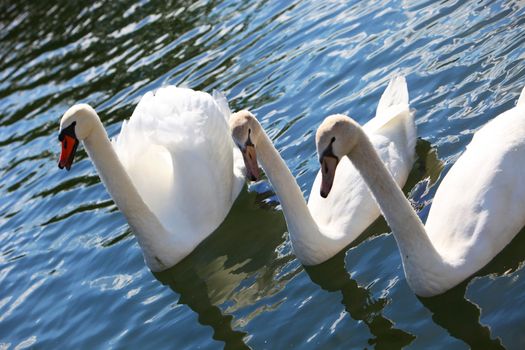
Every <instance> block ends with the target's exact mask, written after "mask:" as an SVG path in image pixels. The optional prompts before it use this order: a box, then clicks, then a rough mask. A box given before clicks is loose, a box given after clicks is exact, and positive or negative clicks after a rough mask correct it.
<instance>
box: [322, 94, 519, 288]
mask: <svg viewBox="0 0 525 350" xmlns="http://www.w3.org/2000/svg"><path fill="white" fill-rule="evenodd" d="M316 142H317V150H318V152H319V154H320V155H321V156H320V160H321V162H323V163H324V162H326V161H327V158H328V161H329V162H335V163H337V160H339V159H341V160H342V159H345V158H346V157H345V155H347V156H348V157H349V158H350V159H351V160H352V163H353V164H354V165H355V167H356V168H357V169H358V170H359V172H360V173H361V175H362V176H363V178H364V179H365V181H366V183H367V184H368V186H369V187H370V190H371V191H372V193H373V194H374V197H375V198H376V199H377V202H378V203H379V207H380V208H381V211H382V212H383V215H384V216H385V218H386V220H387V222H388V224H389V225H390V228H391V229H392V232H393V233H394V237H395V239H396V241H397V245H398V247H399V251H400V254H401V258H402V261H403V267H404V270H405V275H406V279H407V282H408V284H409V286H410V287H411V288H412V290H413V291H414V292H415V293H416V294H417V295H420V296H423V297H428V296H433V295H437V294H441V293H443V292H445V291H447V290H449V289H450V288H452V287H454V286H456V285H457V284H459V283H460V282H462V281H463V280H465V279H466V278H467V277H469V276H471V275H472V274H473V273H475V272H476V271H478V270H479V269H480V268H482V267H483V266H485V265H486V264H487V263H488V262H489V261H490V260H492V258H493V257H494V256H496V254H498V252H500V251H501V250H502V249H503V248H504V247H505V246H506V245H507V244H508V243H509V242H510V241H511V240H512V238H513V237H514V236H515V235H516V234H517V233H518V232H519V230H520V229H521V228H522V227H523V226H524V225H525V186H524V183H523V174H524V173H525V89H524V90H523V91H522V93H521V97H520V99H519V101H518V104H517V106H516V107H515V108H513V109H511V110H509V111H507V112H505V113H503V114H501V115H499V116H498V117H496V118H495V119H493V120H492V121H490V122H489V123H487V124H486V125H485V126H484V127H483V128H481V129H480V130H479V131H477V132H476V133H475V135H474V137H473V139H472V141H471V143H470V144H469V145H468V147H467V149H466V151H465V152H464V153H463V155H461V157H460V158H459V159H458V160H457V162H456V163H455V164H454V166H453V167H452V168H451V169H450V171H449V172H448V174H447V175H446V177H445V178H444V179H443V182H442V183H441V185H440V187H439V188H438V190H437V192H436V195H435V197H434V201H433V204H432V207H431V210H430V213H429V216H428V219H427V224H426V227H423V224H422V223H421V221H420V219H419V217H418V216H417V215H416V213H415V212H414V210H413V209H412V207H411V206H410V203H409V202H408V200H407V199H406V198H405V196H404V195H403V193H402V192H401V190H400V189H399V187H398V186H397V184H396V183H395V181H394V179H393V178H392V177H391V176H390V174H389V173H388V171H387V169H386V168H385V165H384V164H383V162H382V161H381V159H380V158H379V157H378V154H377V152H376V151H375V150H374V147H373V145H372V143H371V142H370V140H369V139H368V137H367V135H366V133H365V132H364V131H363V129H362V128H361V127H360V126H359V125H358V124H357V123H356V122H354V121H353V120H351V119H350V118H348V117H345V116H341V115H336V116H330V117H328V118H326V119H325V121H324V122H323V123H322V124H321V126H320V127H319V129H318V131H317V136H316ZM327 149H331V153H332V154H331V155H327V154H326V153H325V152H326V150H327ZM329 157H332V158H329ZM323 170H324V169H323ZM327 170H328V174H326V175H327V178H328V179H330V177H331V174H330V172H332V171H335V169H334V168H329V169H327ZM338 171H339V170H338ZM323 174H324V173H323Z"/></svg>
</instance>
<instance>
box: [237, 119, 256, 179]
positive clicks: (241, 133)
mask: <svg viewBox="0 0 525 350" xmlns="http://www.w3.org/2000/svg"><path fill="white" fill-rule="evenodd" d="M261 129H262V128H261V124H259V122H258V121H257V119H255V117H254V116H253V114H251V113H250V112H249V111H247V110H242V111H239V112H237V113H233V114H232V115H231V117H230V130H231V132H232V137H233V141H234V142H235V144H236V145H237V146H238V147H239V149H240V150H241V153H242V158H243V159H244V165H245V167H246V177H247V178H248V179H250V180H251V181H256V180H257V179H258V178H259V165H258V164H257V154H256V152H255V149H256V147H257V141H258V140H259V135H260V132H261Z"/></svg>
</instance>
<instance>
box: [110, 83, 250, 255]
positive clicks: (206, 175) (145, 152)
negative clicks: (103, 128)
mask: <svg viewBox="0 0 525 350" xmlns="http://www.w3.org/2000/svg"><path fill="white" fill-rule="evenodd" d="M229 115H230V110H229V108H228V105H227V102H226V100H225V98H224V97H223V96H221V95H216V96H214V97H212V96H210V95H209V94H207V93H204V92H199V91H194V90H191V89H185V88H178V87H175V86H167V87H163V88H160V89H158V90H157V91H155V92H148V93H146V94H145V95H144V96H143V97H142V99H141V100H140V102H139V104H138V105H137V107H136V108H135V111H134V112H133V115H132V116H131V118H130V119H129V121H124V122H123V124H122V130H121V132H120V134H119V135H118V136H117V138H116V139H115V140H114V141H113V145H114V148H115V150H116V152H117V154H118V156H119V158H120V160H121V162H122V164H123V165H124V167H125V169H126V170H127V172H128V174H129V176H130V177H131V179H132V181H133V183H134V185H135V186H136V188H137V190H138V192H139V194H140V195H141V197H142V198H143V200H144V201H145V202H146V204H147V205H148V206H149V207H150V209H151V210H152V212H153V213H154V214H155V215H156V216H157V217H158V218H159V220H160V222H161V223H162V224H163V225H164V226H165V228H166V229H167V230H168V231H169V232H173V231H177V233H178V234H181V235H187V236H189V240H190V241H191V242H188V243H189V245H194V243H198V242H200V240H202V239H203V238H204V237H206V236H207V235H208V234H209V233H211V232H212V231H213V230H214V229H215V228H216V227H217V226H218V225H219V224H220V223H221V222H222V221H223V219H224V217H225V216H226V214H227V213H228V211H229V209H230V207H231V204H232V203H233V200H234V199H235V198H236V197H237V194H238V193H239V191H240V189H241V188H242V184H243V181H244V180H243V177H242V174H241V171H240V168H241V167H242V165H240V164H242V160H241V161H240V163H239V160H240V159H239V158H237V157H236V156H234V152H236V151H237V150H236V149H234V147H233V141H232V139H231V136H230V133H229V128H228V124H227V119H228V118H229ZM234 158H235V159H234Z"/></svg>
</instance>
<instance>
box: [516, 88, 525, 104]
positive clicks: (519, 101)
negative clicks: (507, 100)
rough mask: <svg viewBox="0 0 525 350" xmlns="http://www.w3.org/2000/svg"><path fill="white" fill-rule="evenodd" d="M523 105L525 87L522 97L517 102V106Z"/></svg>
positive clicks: (524, 101) (524, 102)
mask: <svg viewBox="0 0 525 350" xmlns="http://www.w3.org/2000/svg"><path fill="white" fill-rule="evenodd" d="M522 105H525V87H524V88H523V90H521V95H520V98H519V99H518V103H517V104H516V106H522Z"/></svg>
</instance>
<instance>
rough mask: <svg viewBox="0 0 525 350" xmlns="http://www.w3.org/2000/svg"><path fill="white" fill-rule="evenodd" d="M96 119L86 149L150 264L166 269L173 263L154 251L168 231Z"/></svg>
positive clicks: (85, 144)
mask: <svg viewBox="0 0 525 350" xmlns="http://www.w3.org/2000/svg"><path fill="white" fill-rule="evenodd" d="M93 119H94V120H95V122H94V125H93V129H92V131H91V133H90V134H89V136H88V137H86V138H85V139H84V140H83V143H84V147H85V149H86V152H87V153H88V155H89V157H90V158H91V160H92V161H93V163H94V165H95V167H96V168H97V171H98V174H99V176H100V178H101V180H102V182H103V183H104V185H105V187H106V189H107V191H108V192H109V193H110V195H111V197H112V198H113V200H114V201H115V204H116V205H117V207H118V208H119V209H120V211H121V212H122V213H123V214H124V216H125V217H126V219H127V221H128V223H129V225H130V226H131V228H132V230H133V233H134V234H135V236H136V237H137V240H138V242H139V244H140V246H141V248H142V250H143V253H144V258H145V260H146V263H147V265H148V266H149V267H150V268H151V269H152V270H154V271H161V270H164V269H166V268H168V267H170V266H164V265H165V264H167V263H168V262H166V261H165V259H164V257H159V256H155V255H154V254H153V252H158V251H159V249H158V248H159V247H157V245H159V242H166V239H167V238H168V236H169V233H168V232H167V231H166V229H165V228H164V227H163V226H162V224H161V223H160V221H159V220H158V218H157V217H156V216H155V215H154V214H153V213H152V212H151V210H150V209H149V207H148V206H147V205H146V203H144V201H143V200H142V198H141V196H140V194H139V193H138V191H137V189H136V188H135V186H134V185H133V182H132V181H131V178H130V177H129V175H128V174H127V172H126V170H125V169H124V166H123V165H122V163H121V162H120V159H119V158H118V156H117V153H116V152H115V150H114V149H113V146H112V145H111V142H110V141H109V138H108V135H107V133H106V130H105V129H104V126H103V125H102V123H101V121H100V119H99V118H98V115H97V116H96V118H93ZM161 251H162V250H161Z"/></svg>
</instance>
